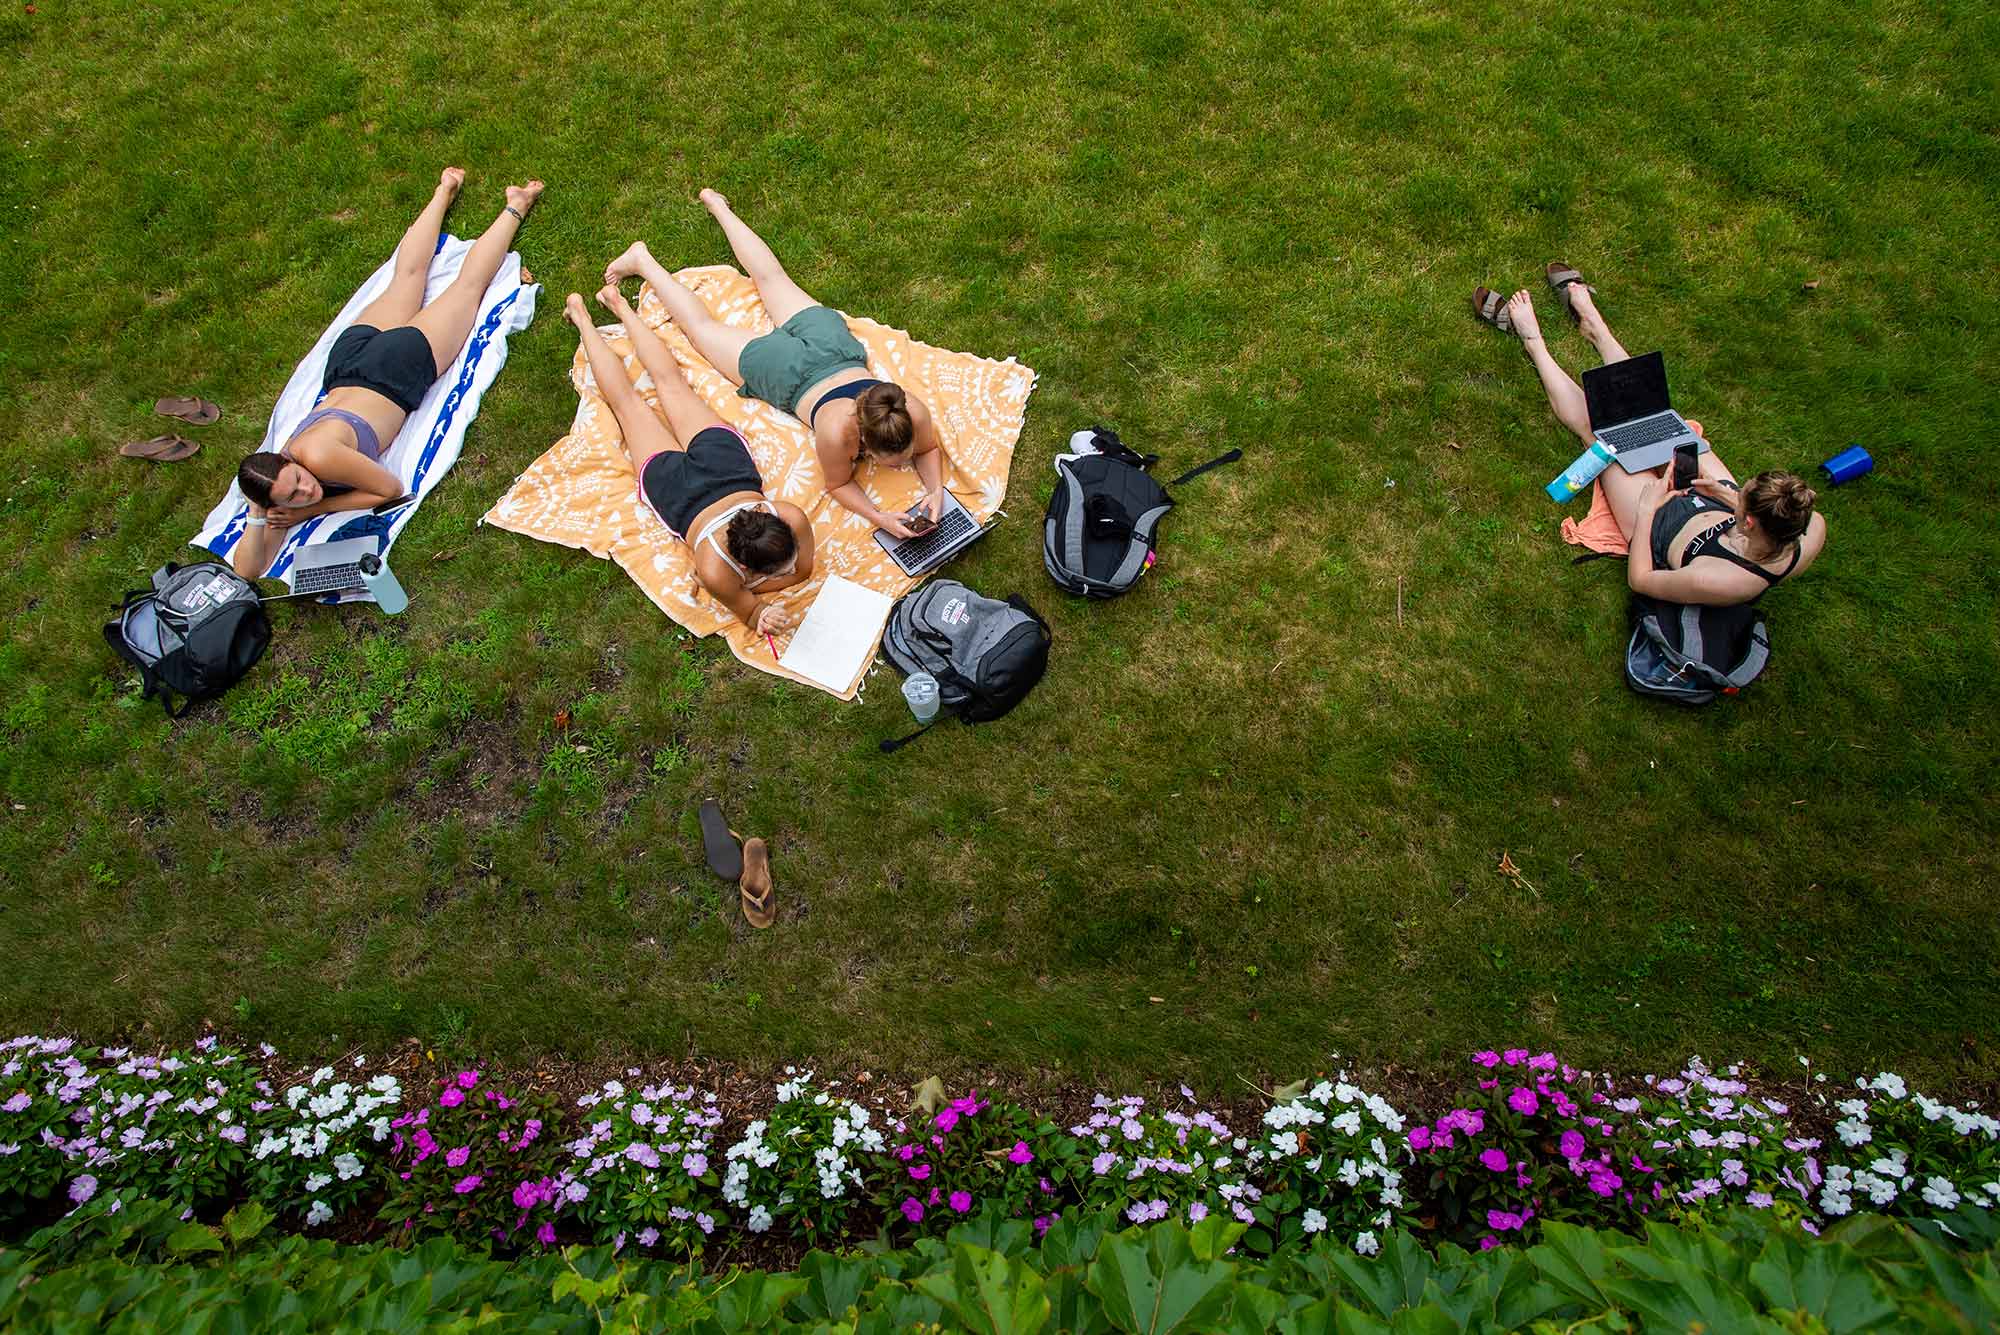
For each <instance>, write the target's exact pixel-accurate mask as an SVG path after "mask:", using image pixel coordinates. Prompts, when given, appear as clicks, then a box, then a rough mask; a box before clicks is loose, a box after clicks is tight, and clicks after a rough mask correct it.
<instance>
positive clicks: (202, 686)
mask: <svg viewBox="0 0 2000 1335" xmlns="http://www.w3.org/2000/svg"><path fill="white" fill-rule="evenodd" d="M104 639H105V641H106V643H108V644H110V646H111V647H112V648H113V649H114V650H116V651H117V653H118V656H119V657H120V658H123V659H124V660H125V661H126V662H128V663H130V664H131V665H132V666H133V667H136V668H138V669H139V676H140V678H141V680H142V681H143V682H144V683H145V688H146V694H145V698H146V699H148V700H150V699H152V698H153V697H154V696H156V695H157V696H158V697H159V698H160V705H161V707H162V708H164V709H165V710H166V711H167V716H168V717H169V718H179V717H180V716H181V715H183V714H185V713H187V712H188V710H190V709H192V708H193V707H194V706H195V705H196V704H198V703H200V702H201V701H203V700H210V699H213V698H214V697H216V696H218V695H221V694H222V693H223V692H224V691H226V690H228V689H229V688H230V687H231V686H234V685H235V684H236V683H237V682H238V681H240V680H242V678H243V675H244V674H245V673H246V672H248V671H249V670H250V669H251V668H252V667H254V666H256V663H257V660H258V659H260V658H262V657H263V656H264V650H265V648H266V647H267V646H268V645H269V644H270V642H271V621H270V618H269V617H267V616H265V615H264V604H263V602H262V600H260V599H259V598H258V596H257V588H256V586H255V585H253V584H252V583H251V582H250V581H249V580H247V579H244V578H243V577H242V576H241V575H239V574H237V573H236V572H235V571H234V570H231V569H230V568H229V567H228V566H226V565H221V564H219V563H217V562H214V561H204V562H200V563H198V564H195V565H191V566H177V565H175V564H174V563H173V562H171V561H169V562H168V563H167V564H165V565H163V566H161V567H160V568H159V569H158V570H156V571H154V572H153V587H152V588H150V589H138V590H135V591H133V592H131V593H128V594H126V595H125V604H124V606H122V607H120V608H119V609H118V615H117V617H116V618H114V619H113V620H112V621H111V622H109V623H108V624H107V625H106V626H105V627H104ZM176 695H178V696H180V697H181V703H180V706H179V707H178V708H176V707H175V705H174V703H173V697H174V696H176Z"/></svg>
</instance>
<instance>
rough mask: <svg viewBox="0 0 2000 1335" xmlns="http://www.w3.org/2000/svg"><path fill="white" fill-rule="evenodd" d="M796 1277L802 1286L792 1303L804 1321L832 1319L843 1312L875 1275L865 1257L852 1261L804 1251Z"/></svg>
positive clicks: (843, 1313)
mask: <svg viewBox="0 0 2000 1335" xmlns="http://www.w3.org/2000/svg"><path fill="white" fill-rule="evenodd" d="M798 1273H799V1278H800V1279H802V1280H804V1281H805V1288H803V1289H801V1290H800V1291H799V1296H798V1297H797V1298H795V1299H793V1300H792V1306H793V1307H794V1308H796V1309H797V1310H798V1313H799V1315H800V1316H802V1317H804V1318H805V1319H806V1320H808V1321H814V1320H819V1321H832V1320H834V1319H836V1318H839V1317H844V1316H846V1314H847V1309H848V1308H850V1307H853V1306H855V1305H856V1304H857V1303H858V1302H860V1300H861V1291H862V1290H863V1289H865V1288H867V1287H868V1283H869V1281H870V1280H871V1279H873V1278H874V1276H875V1269H874V1267H873V1266H872V1265H870V1264H869V1263H868V1262H866V1261H852V1260H847V1259H845V1258H843V1257H839V1256H830V1255H828V1254H827V1253H825V1252H807V1253H806V1254H805V1256H804V1257H803V1258H802V1259H801V1260H800V1261H799V1271H798Z"/></svg>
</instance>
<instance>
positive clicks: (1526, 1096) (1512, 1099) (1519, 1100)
mask: <svg viewBox="0 0 2000 1335" xmlns="http://www.w3.org/2000/svg"><path fill="white" fill-rule="evenodd" d="M1507 1106H1508V1107H1509V1108H1512V1109H1513V1110H1514V1111H1515V1112H1517V1113H1519V1114H1521V1116H1523V1117H1533V1116H1534V1115H1535V1112H1536V1110H1537V1109H1539V1108H1540V1107H1541V1106H1542V1101H1541V1100H1540V1099H1538V1098H1536V1097H1535V1091H1534V1090H1532V1089H1522V1088H1521V1087H1520V1086H1519V1085H1516V1086H1515V1087H1514V1092H1513V1093H1512V1094H1509V1095H1508V1096H1507Z"/></svg>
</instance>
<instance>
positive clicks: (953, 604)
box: [938, 598, 972, 626]
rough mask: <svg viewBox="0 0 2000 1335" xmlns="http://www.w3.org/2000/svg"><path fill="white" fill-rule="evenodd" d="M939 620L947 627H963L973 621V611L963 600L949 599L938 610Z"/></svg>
mask: <svg viewBox="0 0 2000 1335" xmlns="http://www.w3.org/2000/svg"><path fill="white" fill-rule="evenodd" d="M938 620H940V621H942V622H944V624H945V625H947V626H963V625H965V624H966V623H967V622H969V621H971V620H972V609H971V608H970V607H968V606H967V605H966V602H965V599H963V598H947V599H945V603H944V606H943V607H941V608H939V609H938Z"/></svg>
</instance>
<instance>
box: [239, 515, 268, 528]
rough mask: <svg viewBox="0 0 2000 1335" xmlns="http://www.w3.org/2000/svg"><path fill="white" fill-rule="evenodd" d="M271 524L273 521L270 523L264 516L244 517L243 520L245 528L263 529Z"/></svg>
mask: <svg viewBox="0 0 2000 1335" xmlns="http://www.w3.org/2000/svg"><path fill="white" fill-rule="evenodd" d="M270 522H271V521H270V520H268V519H266V518H265V517H264V516H263V515H246V516H244V519H243V527H245V528H263V527H265V526H266V525H268V524H269V523H270Z"/></svg>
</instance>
